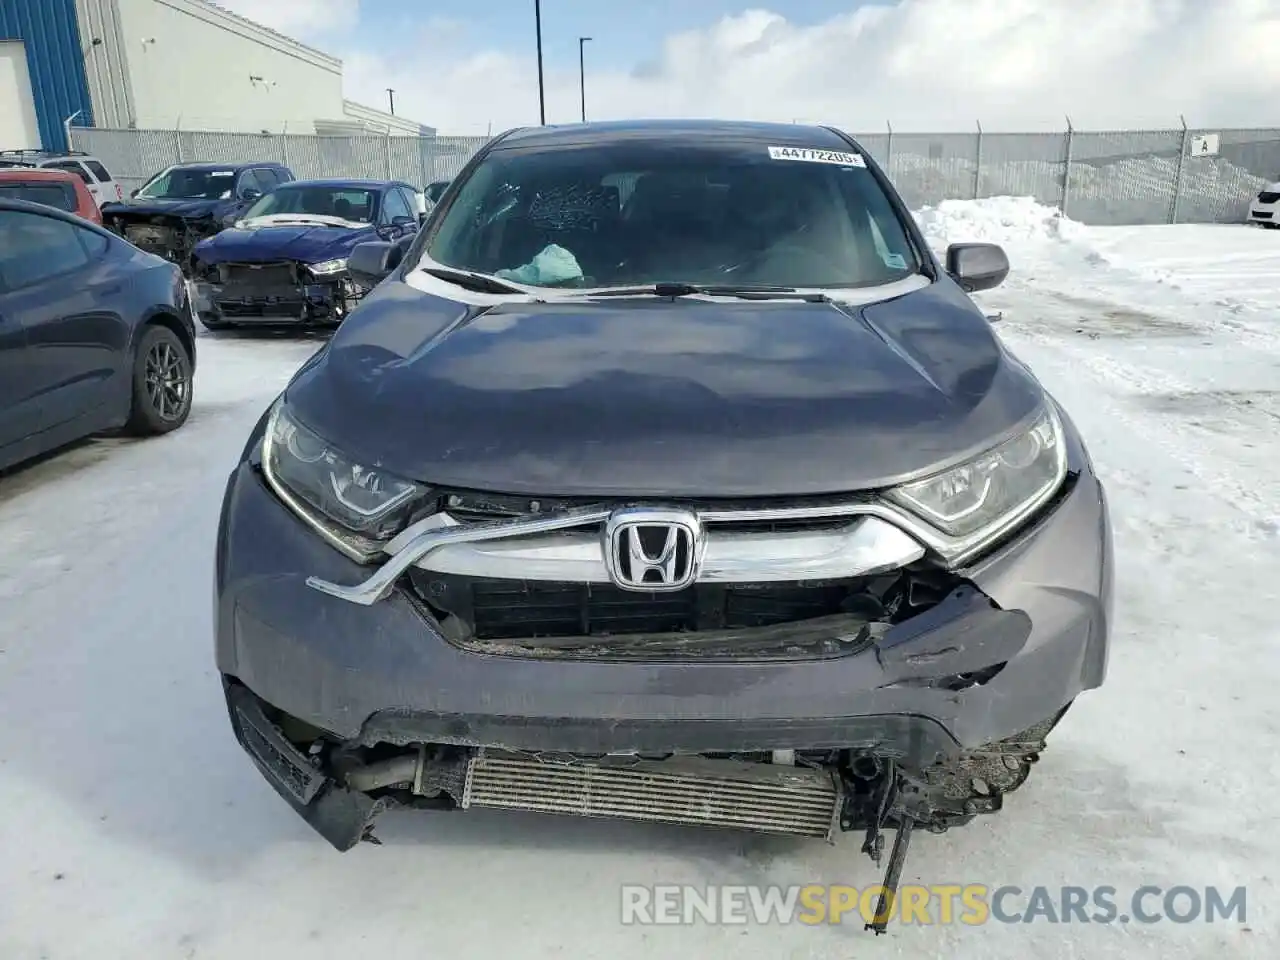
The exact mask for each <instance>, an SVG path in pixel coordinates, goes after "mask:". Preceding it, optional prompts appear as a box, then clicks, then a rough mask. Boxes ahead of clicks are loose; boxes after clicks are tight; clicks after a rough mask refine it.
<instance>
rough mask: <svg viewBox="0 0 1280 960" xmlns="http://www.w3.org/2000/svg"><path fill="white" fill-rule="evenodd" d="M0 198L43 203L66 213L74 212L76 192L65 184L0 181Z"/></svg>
mask: <svg viewBox="0 0 1280 960" xmlns="http://www.w3.org/2000/svg"><path fill="white" fill-rule="evenodd" d="M0 197H3V198H4V199H5V200H27V201H29V202H30V203H43V204H44V205H45V206H46V207H57V208H58V209H59V210H66V211H67V212H68V213H75V212H76V192H75V190H73V189H72V187H71V185H70V184H66V183H48V182H44V183H41V182H29V183H21V182H19V183H15V182H14V181H12V180H7V181H0Z"/></svg>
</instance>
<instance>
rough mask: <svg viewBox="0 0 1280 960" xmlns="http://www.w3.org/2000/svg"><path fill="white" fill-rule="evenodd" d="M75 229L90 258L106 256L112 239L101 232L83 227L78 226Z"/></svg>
mask: <svg viewBox="0 0 1280 960" xmlns="http://www.w3.org/2000/svg"><path fill="white" fill-rule="evenodd" d="M75 230H76V236H78V237H79V238H80V245H81V246H82V247H84V252H85V253H86V254H87V255H88V257H89V259H90V260H98V259H100V258H102V257H104V256H106V253H107V248H108V247H110V246H111V241H110V240H108V239H107V238H106V237H104V236H103V235H102V234H100V233H95V232H94V231H93V230H86V229H84V228H83V227H76V228H75Z"/></svg>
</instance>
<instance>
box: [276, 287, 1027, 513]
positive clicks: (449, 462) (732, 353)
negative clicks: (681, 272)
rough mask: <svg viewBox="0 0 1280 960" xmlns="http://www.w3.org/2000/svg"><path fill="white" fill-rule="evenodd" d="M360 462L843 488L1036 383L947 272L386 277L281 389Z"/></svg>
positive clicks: (574, 480)
mask: <svg viewBox="0 0 1280 960" xmlns="http://www.w3.org/2000/svg"><path fill="white" fill-rule="evenodd" d="M285 400H286V402H287V403H288V404H290V406H291V407H293V408H294V410H295V411H296V413H297V414H298V416H299V417H300V419H301V420H303V422H305V423H307V424H308V426H310V427H311V428H312V429H314V430H316V431H317V432H318V433H319V434H320V435H321V436H324V437H326V438H327V439H330V440H332V441H333V442H334V443H336V444H337V445H339V446H341V447H342V448H344V449H345V450H346V452H347V453H349V454H350V455H351V456H353V457H355V458H357V459H358V460H361V461H362V462H365V463H370V464H373V463H378V464H381V465H383V466H384V467H385V469H387V470H390V471H392V472H395V473H397V474H400V475H402V476H405V477H408V478H411V479H414V480H417V481H419V482H423V483H430V484H436V485H441V486H450V487H456V488H464V489H472V490H479V491H486V492H492V493H512V494H521V495H523V494H529V495H539V496H611V497H618V496H628V497H649V498H676V499H679V498H698V497H741V498H750V497H777V496H808V495H824V494H843V493H852V492H857V491H863V490H869V489H875V488H879V487H884V486H887V485H890V484H893V483H898V482H901V481H902V480H905V479H909V478H914V477H918V476H921V475H924V474H927V473H931V472H933V471H935V470H938V469H942V468H945V467H946V466H950V465H952V464H954V463H957V462H959V461H961V460H963V459H965V458H967V457H969V456H973V455H974V454H976V453H979V452H981V451H982V450H985V449H987V448H989V447H991V446H993V445H994V444H995V443H997V442H999V441H1000V440H1003V439H1005V437H1007V436H1008V435H1009V434H1010V433H1011V432H1012V431H1013V430H1015V429H1016V428H1017V427H1019V426H1020V425H1021V424H1023V423H1025V422H1026V421H1027V420H1028V419H1029V418H1030V417H1032V416H1034V415H1035V413H1036V412H1037V411H1038V410H1039V408H1040V407H1041V406H1042V405H1043V402H1044V401H1043V392H1042V390H1041V388H1040V386H1039V384H1038V383H1036V381H1035V380H1034V379H1033V378H1032V376H1031V375H1030V374H1029V373H1028V372H1027V371H1026V369H1025V368H1024V367H1023V366H1022V365H1021V364H1019V363H1018V362H1017V361H1016V359H1014V358H1013V357H1012V356H1011V355H1010V354H1008V353H1007V352H1006V349H1005V348H1004V347H1003V345H1002V344H1001V343H1000V341H999V339H998V338H997V337H996V336H995V334H994V332H993V331H992V330H991V328H990V325H989V324H988V323H987V321H986V320H985V319H984V317H983V316H982V314H981V313H980V312H979V311H977V310H976V309H975V308H974V307H973V304H972V302H971V301H969V299H968V298H967V297H966V296H965V295H964V294H963V293H962V292H961V291H960V290H959V289H958V288H956V287H955V286H954V285H953V284H948V283H934V284H931V285H930V286H928V287H925V288H923V289H919V290H916V291H914V292H911V293H907V294H905V295H903V296H897V297H894V298H892V299H889V300H882V301H880V302H874V303H868V304H863V305H857V306H855V305H849V304H838V305H834V306H833V305H832V304H827V303H810V302H803V301H782V300H777V301H729V300H716V301H710V300H706V299H694V298H678V299H676V300H671V299H667V298H651V299H650V298H634V299H633V298H627V299H626V300H625V301H603V300H577V301H575V300H560V301H549V302H545V303H529V302H508V303H499V304H490V305H487V306H486V307H483V308H481V307H478V306H475V305H471V306H468V305H467V304H463V303H459V302H457V301H454V300H450V299H447V298H445V297H441V296H435V295H432V294H429V293H425V292H423V291H422V290H420V289H416V288H415V287H413V286H410V285H409V284H406V283H402V282H390V283H385V284H383V285H382V286H381V287H379V288H378V290H376V291H374V292H373V293H372V294H370V295H369V296H368V297H367V298H366V299H365V302H364V304H363V305H362V307H361V308H360V310H358V311H357V312H355V313H354V314H352V315H351V316H350V317H348V318H347V320H346V321H345V322H344V323H343V325H342V326H341V327H340V328H339V329H338V331H337V333H336V334H335V335H334V337H333V339H332V340H331V341H330V343H329V345H328V346H327V347H326V348H325V349H324V350H323V351H322V353H321V355H319V356H318V357H317V359H316V362H314V363H311V364H308V365H307V366H306V367H304V368H303V370H302V371H300V372H299V374H298V376H297V378H296V379H295V380H294V382H293V383H292V384H291V385H290V386H289V388H288V390H287V391H286V393H285Z"/></svg>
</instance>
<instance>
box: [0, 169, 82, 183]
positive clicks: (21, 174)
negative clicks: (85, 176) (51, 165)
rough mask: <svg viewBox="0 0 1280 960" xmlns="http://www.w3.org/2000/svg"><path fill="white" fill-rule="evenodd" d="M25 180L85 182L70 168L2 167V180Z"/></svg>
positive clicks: (0, 170)
mask: <svg viewBox="0 0 1280 960" xmlns="http://www.w3.org/2000/svg"><path fill="white" fill-rule="evenodd" d="M9 180H23V181H26V182H28V183H30V182H31V181H33V180H47V181H49V182H51V183H68V182H69V183H72V184H75V183H83V182H84V181H83V180H81V179H80V178H79V177H78V176H76V174H74V173H72V172H71V171H70V170H46V169H43V168H41V167H0V181H9Z"/></svg>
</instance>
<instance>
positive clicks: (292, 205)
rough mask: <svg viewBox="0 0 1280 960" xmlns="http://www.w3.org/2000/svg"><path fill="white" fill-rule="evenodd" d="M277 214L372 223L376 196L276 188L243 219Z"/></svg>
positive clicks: (354, 191)
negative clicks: (294, 214)
mask: <svg viewBox="0 0 1280 960" xmlns="http://www.w3.org/2000/svg"><path fill="white" fill-rule="evenodd" d="M281 213H296V214H298V215H299V216H313V217H337V218H338V219H339V220H346V221H348V222H351V223H372V222H373V220H374V218H375V217H376V216H377V215H378V194H377V192H376V191H374V190H359V189H353V188H351V187H317V186H301V187H294V186H288V187H277V188H276V189H275V190H273V191H272V192H271V193H268V194H267V195H266V196H265V197H263V198H262V199H261V200H259V201H258V202H257V203H255V204H254V205H253V206H252V207H250V208H249V209H248V210H247V211H246V212H245V214H244V219H246V220H252V219H253V218H254V217H267V216H271V215H273V214H281Z"/></svg>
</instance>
